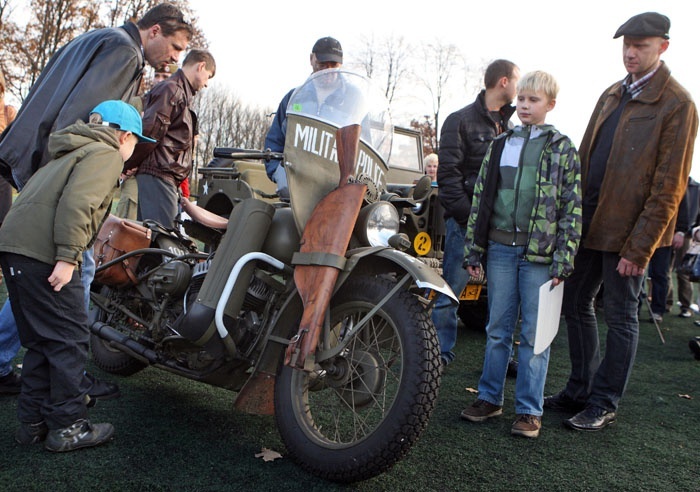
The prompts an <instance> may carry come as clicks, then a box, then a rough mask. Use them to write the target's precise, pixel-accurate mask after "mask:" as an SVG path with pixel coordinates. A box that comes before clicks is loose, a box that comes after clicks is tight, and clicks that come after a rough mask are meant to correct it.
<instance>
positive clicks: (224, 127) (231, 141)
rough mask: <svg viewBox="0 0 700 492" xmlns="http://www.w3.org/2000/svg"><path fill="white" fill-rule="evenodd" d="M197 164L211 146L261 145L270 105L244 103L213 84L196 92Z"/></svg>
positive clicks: (208, 156)
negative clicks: (263, 107)
mask: <svg viewBox="0 0 700 492" xmlns="http://www.w3.org/2000/svg"><path fill="white" fill-rule="evenodd" d="M195 111H196V112H197V115H198V121H199V143H198V149H197V153H198V154H199V155H200V156H201V162H199V164H202V165H203V164H206V162H208V161H209V160H210V159H211V158H212V156H213V152H214V148H215V147H238V148H247V149H262V148H263V146H264V144H265V135H266V134H267V130H268V128H269V126H270V119H269V118H268V116H267V115H269V114H270V109H269V108H268V109H262V108H258V107H252V106H247V105H244V104H243V103H242V102H241V101H240V100H239V99H238V98H237V97H235V96H233V95H232V94H231V93H230V92H227V91H225V90H224V89H222V88H220V87H217V86H214V87H212V88H210V89H207V90H205V91H204V92H202V93H201V95H199V96H197V99H196V101H195Z"/></svg>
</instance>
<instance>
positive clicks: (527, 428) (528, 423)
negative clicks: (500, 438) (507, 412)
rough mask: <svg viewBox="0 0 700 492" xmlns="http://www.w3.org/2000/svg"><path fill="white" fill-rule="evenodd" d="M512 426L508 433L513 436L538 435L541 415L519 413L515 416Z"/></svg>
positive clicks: (533, 436) (540, 426)
mask: <svg viewBox="0 0 700 492" xmlns="http://www.w3.org/2000/svg"><path fill="white" fill-rule="evenodd" d="M516 417H517V418H516V419H515V422H513V426H512V427H511V428H510V433H511V434H513V435H514V436H523V437H531V438H535V437H537V436H539V435H540V429H541V428H542V417H538V416H537V415H530V414H527V413H520V414H518V415H517V416H516Z"/></svg>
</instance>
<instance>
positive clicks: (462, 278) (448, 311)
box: [432, 217, 469, 363]
mask: <svg viewBox="0 0 700 492" xmlns="http://www.w3.org/2000/svg"><path fill="white" fill-rule="evenodd" d="M466 233H467V228H466V227H461V226H460V225H459V224H458V223H457V221H456V220H454V219H453V218H451V217H450V218H449V219H446V220H445V246H444V251H443V257H442V277H443V278H444V279H445V282H447V284H448V285H449V286H450V288H451V289H452V292H454V293H455V294H456V295H459V293H460V292H462V290H464V287H465V286H466V285H467V282H468V281H469V273H467V271H466V270H465V269H464V268H462V263H464V236H465V235H466ZM458 307H459V306H458V305H457V304H455V303H453V302H452V301H451V300H450V298H449V297H447V296H444V295H442V294H439V295H438V298H437V300H436V301H435V306H433V314H432V318H433V324H434V325H435V329H436V330H437V335H438V340H439V341H440V351H441V352H442V354H441V357H442V358H443V360H445V361H446V362H448V363H449V362H451V361H453V360H454V358H455V354H454V352H452V349H453V348H454V346H455V343H456V342H457V309H458Z"/></svg>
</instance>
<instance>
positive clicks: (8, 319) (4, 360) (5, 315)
mask: <svg viewBox="0 0 700 492" xmlns="http://www.w3.org/2000/svg"><path fill="white" fill-rule="evenodd" d="M19 347H20V343H19V335H18V333H17V324H16V323H15V318H14V316H13V315H12V307H11V306H10V299H9V298H8V299H7V301H5V304H4V305H3V306H2V310H0V376H7V375H8V374H10V372H12V359H14V358H15V356H16V355H17V352H19Z"/></svg>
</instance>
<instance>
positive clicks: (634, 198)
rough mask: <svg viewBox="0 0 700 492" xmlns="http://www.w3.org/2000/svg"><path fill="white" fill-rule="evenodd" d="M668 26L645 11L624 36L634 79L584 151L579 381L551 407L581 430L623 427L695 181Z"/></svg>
mask: <svg viewBox="0 0 700 492" xmlns="http://www.w3.org/2000/svg"><path fill="white" fill-rule="evenodd" d="M670 25H671V22H670V21H669V19H668V18H667V17H666V16H664V15H661V14H658V13H655V12H647V13H644V14H639V15H636V16H634V17H632V18H631V19H629V20H628V21H627V22H625V23H624V24H623V25H622V26H620V28H619V29H618V30H617V32H616V33H615V36H614V37H615V38H618V37H620V36H624V39H623V46H622V48H623V49H622V54H623V62H624V64H625V68H626V70H627V72H628V75H627V76H626V77H625V78H624V80H622V81H619V82H616V83H614V84H613V85H612V86H610V87H609V88H608V89H606V90H605V92H603V94H602V95H601V97H600V99H599V100H598V103H597V105H596V107H595V109H594V110H593V115H592V116H591V119H590V121H589V123H588V127H587V129H586V133H585V135H584V137H583V141H582V143H581V146H580V149H579V154H580V156H581V171H582V183H583V239H582V247H581V248H580V249H579V251H578V254H577V255H576V258H575V261H574V265H575V267H574V268H575V270H574V273H573V275H572V276H571V277H570V278H569V279H568V280H567V281H566V284H565V288H564V289H565V290H564V303H563V311H564V315H565V317H566V323H567V328H568V334H569V354H570V357H571V375H570V376H569V381H568V383H567V385H566V387H565V388H564V389H563V390H562V391H560V392H559V393H557V394H556V395H553V396H550V397H547V398H545V402H544V406H545V408H549V409H554V410H566V411H571V412H573V413H575V412H578V413H577V414H576V415H575V416H574V417H572V418H570V419H568V420H566V421H565V422H564V423H565V424H566V425H567V426H568V427H570V428H572V429H574V430H587V431H596V430H600V429H603V428H604V427H606V426H608V425H609V424H611V423H613V422H614V421H615V418H616V415H615V413H616V411H617V407H618V404H619V401H620V398H621V397H622V394H623V393H624V391H625V388H626V386H627V382H628V381H629V376H630V373H631V370H632V365H633V363H634V358H635V353H636V350H637V340H638V336H639V321H638V312H637V311H638V302H639V301H638V299H639V292H640V289H641V286H642V279H643V275H644V270H645V268H646V266H647V264H648V263H649V259H650V257H651V255H652V254H653V253H654V250H655V249H656V248H657V247H660V246H668V245H670V244H671V240H672V237H673V230H674V225H675V217H676V212H677V210H678V206H679V204H680V202H681V199H682V197H683V194H684V192H685V187H686V183H687V181H688V175H689V173H690V167H691V162H692V156H693V145H694V142H695V137H696V134H697V129H698V114H697V110H696V108H695V104H694V103H693V100H692V99H691V97H690V94H689V93H688V92H687V91H686V90H685V89H684V88H683V87H682V86H681V85H680V84H679V83H678V82H677V81H676V80H675V79H674V78H673V77H671V73H670V70H669V69H668V67H667V66H666V65H665V64H664V62H662V61H661V59H660V57H661V55H662V54H663V53H664V52H665V51H666V49H667V48H668V45H669V41H668V39H669V34H668V32H669V28H670ZM601 284H605V289H604V292H603V303H604V310H605V322H606V324H607V325H608V333H607V342H606V346H605V356H604V357H603V358H602V360H601V355H600V342H599V339H598V325H597V320H596V314H595V310H594V306H593V301H594V298H595V296H596V294H597V292H598V290H599V289H600V286H601Z"/></svg>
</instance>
